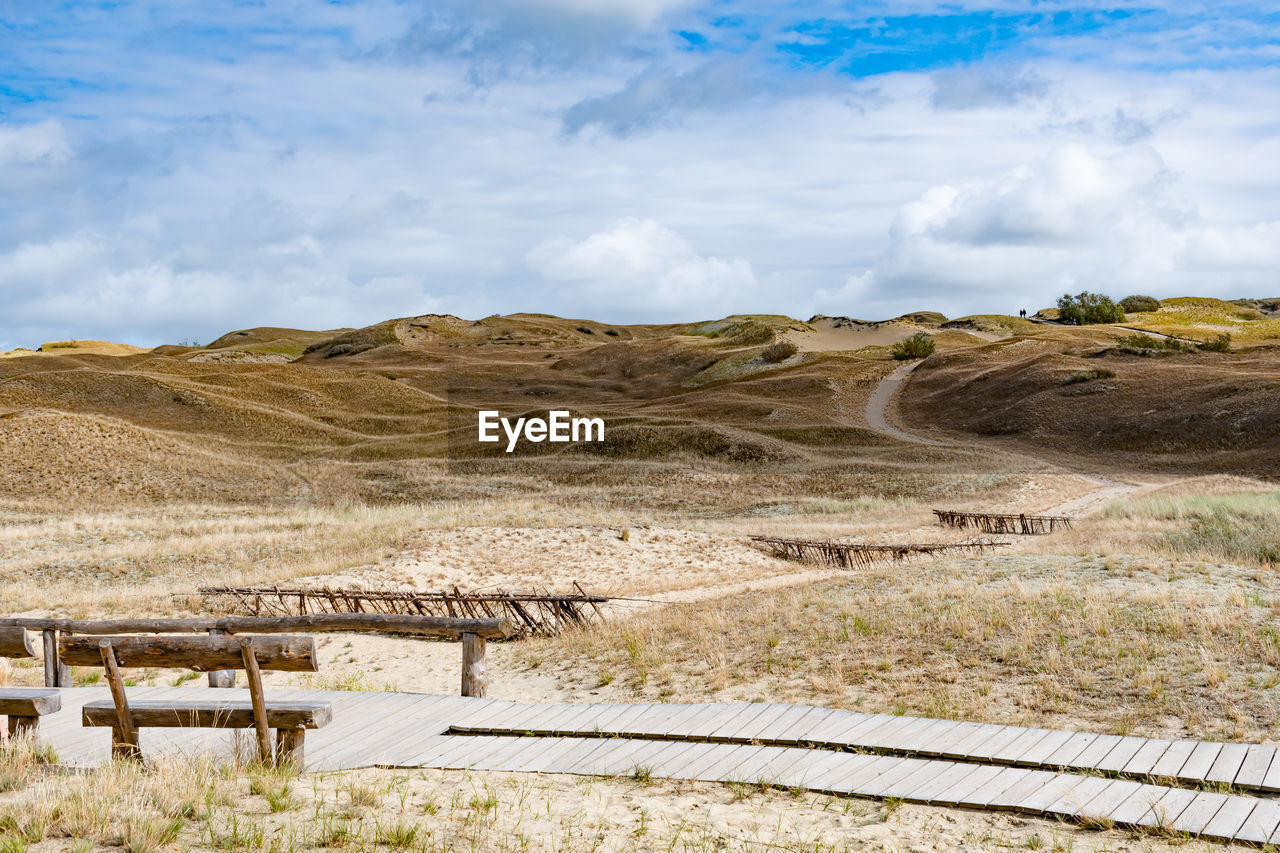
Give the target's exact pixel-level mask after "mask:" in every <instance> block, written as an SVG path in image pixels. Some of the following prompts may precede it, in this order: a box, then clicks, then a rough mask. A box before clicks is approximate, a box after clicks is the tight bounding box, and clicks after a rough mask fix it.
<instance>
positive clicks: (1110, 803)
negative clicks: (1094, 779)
mask: <svg viewBox="0 0 1280 853" xmlns="http://www.w3.org/2000/svg"><path fill="white" fill-rule="evenodd" d="M1141 790H1142V783H1141V782H1134V781H1133V780H1131V779H1113V780H1112V782H1111V784H1110V785H1108V786H1107V787H1105V788H1103V789H1102V791H1101V792H1100V793H1099V794H1098V795H1097V796H1095V797H1094V798H1093V799H1092V800H1089V801H1088V802H1087V803H1084V804H1083V805H1082V806H1081V807H1080V811H1079V812H1078V813H1077V815H1076V816H1077V817H1079V818H1080V819H1081V820H1088V821H1093V822H1095V823H1099V824H1102V825H1108V824H1109V823H1111V822H1113V821H1112V817H1111V816H1112V815H1113V814H1115V810H1116V809H1118V808H1119V807H1120V806H1121V805H1122V804H1123V803H1124V802H1125V801H1126V800H1128V799H1129V798H1130V797H1132V796H1133V795H1134V794H1136V793H1138V792H1139V791H1141Z"/></svg>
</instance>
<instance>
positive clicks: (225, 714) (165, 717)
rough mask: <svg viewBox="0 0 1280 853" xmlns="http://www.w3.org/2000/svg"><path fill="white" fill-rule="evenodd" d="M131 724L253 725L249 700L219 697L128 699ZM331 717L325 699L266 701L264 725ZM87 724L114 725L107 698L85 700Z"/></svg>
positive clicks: (300, 724)
mask: <svg viewBox="0 0 1280 853" xmlns="http://www.w3.org/2000/svg"><path fill="white" fill-rule="evenodd" d="M129 711H130V714H131V715H132V717H133V724H134V725H135V726H137V727H138V728H140V729H143V728H160V727H175V728H176V727H183V728H185V727H190V726H196V727H199V728H206V729H208V728H214V729H247V728H250V727H252V726H253V704H252V703H251V702H234V701H232V702H228V701H226V700H218V699H198V700H178V701H164V700H158V699H155V700H142V701H137V702H135V701H130V702H129ZM332 719H333V706H332V705H330V704H329V703H328V702H272V701H268V702H267V727H268V728H272V729H318V728H320V727H321V726H326V725H328V724H329V721H330V720H332ZM83 721H84V725H86V726H116V725H119V721H120V718H119V717H118V716H117V715H116V706H115V703H113V702H112V701H111V700H110V699H99V700H98V701H96V702H86V703H85V706H84V711H83Z"/></svg>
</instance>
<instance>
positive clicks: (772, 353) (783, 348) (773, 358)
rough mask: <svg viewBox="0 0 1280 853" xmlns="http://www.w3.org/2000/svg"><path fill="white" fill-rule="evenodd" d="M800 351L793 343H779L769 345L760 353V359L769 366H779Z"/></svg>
mask: <svg viewBox="0 0 1280 853" xmlns="http://www.w3.org/2000/svg"><path fill="white" fill-rule="evenodd" d="M799 351H800V347H798V346H796V345H795V344H793V343H791V341H778V342H777V343H775V344H769V346H767V347H765V348H764V351H763V352H761V353H760V358H761V360H763V361H766V362H768V363H769V364H777V363H778V362H780V361H786V360H787V359H789V358H791V356H793V355H795V354H796V353H797V352H799Z"/></svg>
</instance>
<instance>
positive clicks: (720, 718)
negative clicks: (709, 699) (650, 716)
mask: <svg viewBox="0 0 1280 853" xmlns="http://www.w3.org/2000/svg"><path fill="white" fill-rule="evenodd" d="M744 704H745V703H742V702H717V703H715V704H711V705H704V706H703V712H702V713H701V714H699V715H697V716H696V717H694V718H692V719H689V720H686V721H684V722H683V723H681V724H680V725H677V726H676V727H675V728H674V729H673V730H672V732H671V735H672V737H678V738H683V739H685V740H699V741H709V740H710V739H711V733H712V732H714V731H715V730H716V729H718V728H719V727H720V726H722V725H724V723H725V721H726V720H730V719H733V718H734V717H737V716H739V715H741V713H742V710H743V707H744Z"/></svg>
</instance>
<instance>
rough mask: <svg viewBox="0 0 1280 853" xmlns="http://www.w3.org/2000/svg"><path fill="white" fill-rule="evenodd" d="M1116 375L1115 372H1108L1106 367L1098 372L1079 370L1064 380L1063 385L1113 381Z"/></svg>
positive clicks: (1098, 369)
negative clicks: (1098, 380)
mask: <svg viewBox="0 0 1280 853" xmlns="http://www.w3.org/2000/svg"><path fill="white" fill-rule="evenodd" d="M1115 375H1116V373H1115V371H1114V370H1107V369H1106V368H1105V367H1100V368H1097V369H1096V370H1077V371H1076V372H1075V373H1072V374H1071V375H1070V376H1068V377H1067V378H1066V379H1064V380H1062V384H1063V385H1076V384H1078V383H1080V382H1092V381H1093V380H1095V379H1112V378H1114V377H1115Z"/></svg>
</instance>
